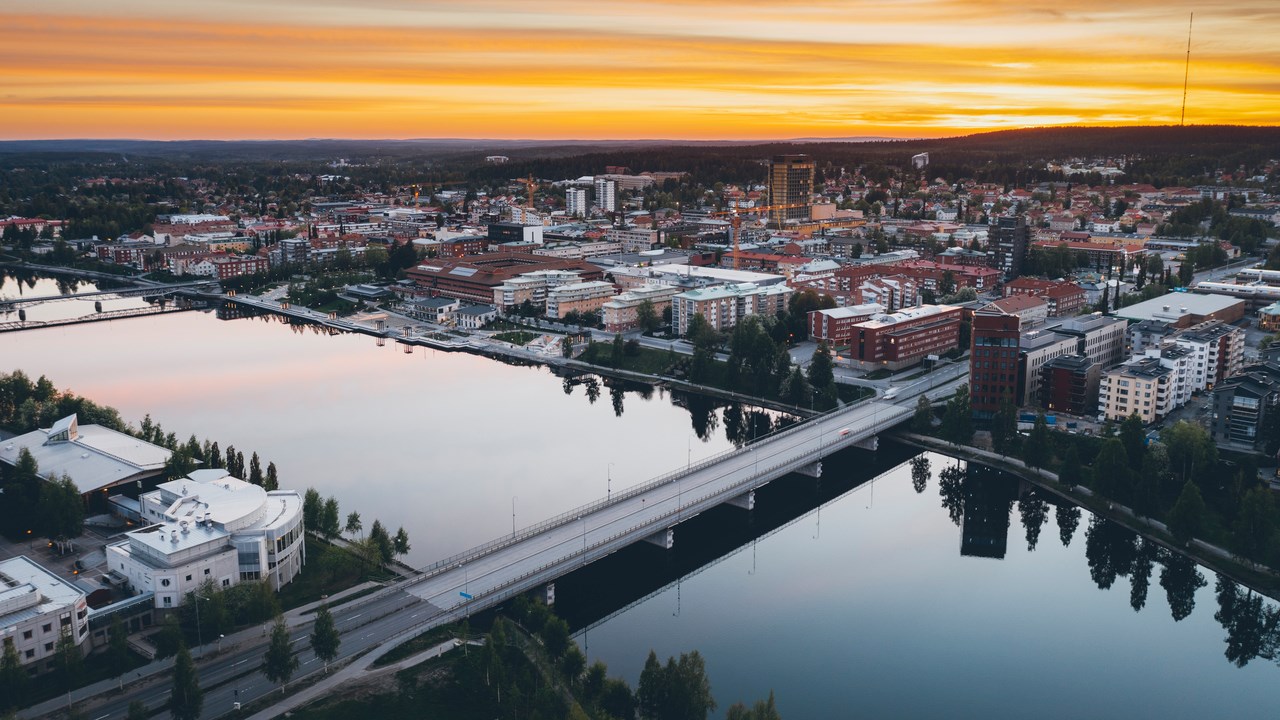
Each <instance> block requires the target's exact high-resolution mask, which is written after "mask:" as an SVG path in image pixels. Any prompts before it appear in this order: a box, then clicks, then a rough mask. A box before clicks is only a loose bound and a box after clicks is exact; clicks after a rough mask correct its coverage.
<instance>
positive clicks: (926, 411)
mask: <svg viewBox="0 0 1280 720" xmlns="http://www.w3.org/2000/svg"><path fill="white" fill-rule="evenodd" d="M932 429H933V405H932V404H931V403H930V402H929V398H928V396H926V395H921V396H920V397H919V398H918V399H917V400H916V411H915V414H914V415H912V416H911V431H912V432H916V433H927V432H929V431H930V430H932Z"/></svg>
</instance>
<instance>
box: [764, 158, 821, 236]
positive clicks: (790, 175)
mask: <svg viewBox="0 0 1280 720" xmlns="http://www.w3.org/2000/svg"><path fill="white" fill-rule="evenodd" d="M813 171H814V164H813V159H812V158H810V157H809V156H808V155H774V156H773V158H772V159H771V160H770V161H769V204H770V205H775V206H776V205H783V206H794V207H783V208H779V209H776V210H771V211H769V222H770V223H772V224H773V225H774V226H776V227H778V228H781V227H783V226H785V225H786V224H787V221H803V220H808V219H809V205H810V202H811V201H812V198H813Z"/></svg>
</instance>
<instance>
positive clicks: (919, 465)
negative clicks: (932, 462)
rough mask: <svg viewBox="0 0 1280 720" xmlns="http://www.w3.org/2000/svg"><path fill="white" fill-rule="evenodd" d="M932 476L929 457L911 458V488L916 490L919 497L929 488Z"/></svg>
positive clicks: (921, 455) (918, 456) (922, 455)
mask: <svg viewBox="0 0 1280 720" xmlns="http://www.w3.org/2000/svg"><path fill="white" fill-rule="evenodd" d="M931 475H932V474H931V473H930V471H929V456H928V455H924V454H920V455H917V456H915V457H913V458H911V487H912V488H914V489H915V491H916V494H917V495H919V494H920V493H922V492H924V491H925V488H927V487H929V478H930V477H931Z"/></svg>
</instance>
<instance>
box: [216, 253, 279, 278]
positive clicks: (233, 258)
mask: <svg viewBox="0 0 1280 720" xmlns="http://www.w3.org/2000/svg"><path fill="white" fill-rule="evenodd" d="M208 263H209V264H210V265H212V266H213V273H214V276H215V277H217V278H218V279H219V280H230V279H231V278H235V277H240V276H241V275H257V274H259V273H265V272H267V271H268V270H270V269H271V268H270V264H269V263H268V262H267V259H266V258H264V257H261V256H258V255H228V256H225V257H212V258H209V259H208Z"/></svg>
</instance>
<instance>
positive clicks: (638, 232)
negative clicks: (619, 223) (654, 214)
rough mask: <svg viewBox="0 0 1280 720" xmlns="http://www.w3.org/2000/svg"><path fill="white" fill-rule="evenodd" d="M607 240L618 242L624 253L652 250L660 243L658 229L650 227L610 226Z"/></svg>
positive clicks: (605, 235) (606, 235)
mask: <svg viewBox="0 0 1280 720" xmlns="http://www.w3.org/2000/svg"><path fill="white" fill-rule="evenodd" d="M604 238H605V242H612V243H618V244H619V245H621V246H622V252H624V253H641V252H645V251H648V250H652V249H653V248H654V247H655V246H656V245H657V244H658V231H657V230H651V229H648V228H635V227H627V228H618V227H615V228H609V230H608V231H606V232H605V234H604Z"/></svg>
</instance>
